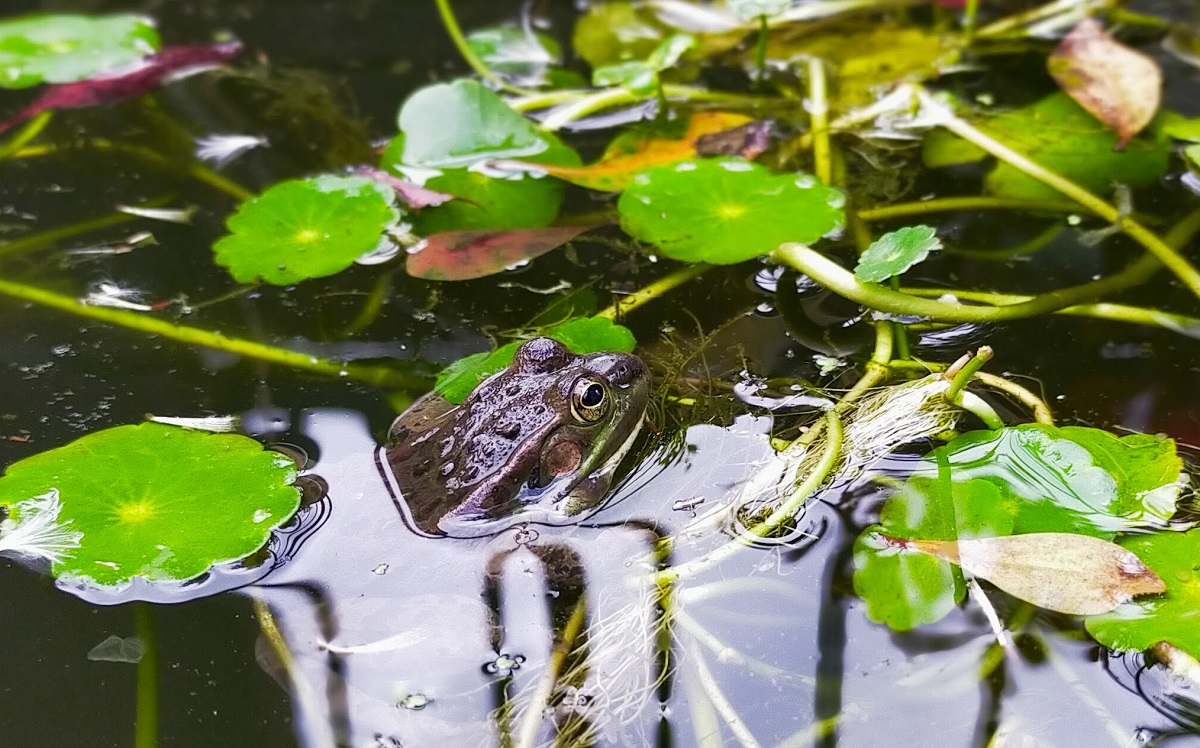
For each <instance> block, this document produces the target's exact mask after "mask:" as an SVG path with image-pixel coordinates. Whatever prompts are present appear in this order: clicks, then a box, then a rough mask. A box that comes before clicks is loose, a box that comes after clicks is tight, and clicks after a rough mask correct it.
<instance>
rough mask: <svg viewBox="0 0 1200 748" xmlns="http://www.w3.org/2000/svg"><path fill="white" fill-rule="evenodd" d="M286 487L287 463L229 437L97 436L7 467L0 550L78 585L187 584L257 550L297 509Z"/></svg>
mask: <svg viewBox="0 0 1200 748" xmlns="http://www.w3.org/2000/svg"><path fill="white" fill-rule="evenodd" d="M295 478H296V465H295V463H294V462H292V461H291V460H290V459H289V458H287V457H285V456H284V455H281V454H279V453H277V452H268V451H265V450H263V448H262V445H261V444H259V443H258V442H257V441H255V440H253V439H250V438H248V437H244V436H240V435H237V434H213V433H208V432H204V431H192V430H189V429H183V428H179V427H176V426H167V425H164V424H159V423H143V424H139V425H129V426H118V427H115V428H110V429H105V430H103V431H97V432H95V433H92V434H88V435H87V436H84V437H83V438H81V439H78V440H76V441H74V442H72V443H70V444H67V445H65V446H62V447H58V448H56V449H51V450H49V451H47V452H42V453H41V454H37V455H34V456H32V457H28V458H26V459H24V460H20V461H19V462H16V463H14V464H12V465H10V466H9V467H8V469H7V471H6V472H5V474H4V476H3V477H0V507H4V508H5V509H6V510H7V511H8V513H9V518H8V519H7V520H6V521H5V522H4V524H3V526H0V548H2V549H4V550H5V551H7V552H8V553H16V554H19V555H24V556H34V557H41V558H44V559H47V560H49V561H50V562H51V568H50V571H51V573H52V574H53V575H54V576H55V577H56V578H58V579H60V580H71V581H72V582H75V583H82V584H86V585H99V586H106V587H122V586H125V585H128V584H129V583H130V581H131V580H132V579H133V578H134V577H142V578H144V579H146V580H148V581H150V582H167V581H186V580H189V579H194V578H195V577H198V576H200V575H201V574H203V573H205V572H206V571H207V570H208V569H209V568H210V567H212V566H213V564H218V563H223V562H228V561H234V560H237V559H241V558H244V557H246V556H249V555H250V554H252V553H254V552H255V551H257V550H258V549H259V548H261V547H262V546H263V544H264V543H266V542H267V539H268V538H269V537H270V534H271V531H272V530H274V529H275V528H277V527H279V526H280V525H281V524H283V523H284V522H286V521H287V520H288V519H289V518H290V517H291V516H292V514H293V513H294V512H295V511H296V509H297V507H299V504H300V492H299V491H298V490H297V489H296V488H295V487H293V486H292V483H293V481H294V480H295ZM54 538H58V539H59V541H60V545H59V547H58V548H57V550H54V551H53V552H51V553H45V552H41V551H45V550H48V549H46V548H45V547H44V545H45V544H46V543H48V542H51V541H53V540H54ZM39 549H41V550H39Z"/></svg>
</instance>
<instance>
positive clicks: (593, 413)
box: [571, 379, 608, 423]
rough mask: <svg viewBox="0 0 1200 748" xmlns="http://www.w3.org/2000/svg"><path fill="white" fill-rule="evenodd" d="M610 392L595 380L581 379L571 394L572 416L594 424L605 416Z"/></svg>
mask: <svg viewBox="0 0 1200 748" xmlns="http://www.w3.org/2000/svg"><path fill="white" fill-rule="evenodd" d="M607 404H608V392H607V391H606V390H605V389H604V385H602V384H600V383H599V382H597V381H596V380H594V379H580V380H579V381H578V382H576V383H575V390H574V391H573V392H572V393H571V414H572V415H573V416H575V418H577V419H578V420H580V421H586V422H588V423H593V422H595V421H599V420H600V418H601V417H602V416H603V415H604V411H605V410H606V407H607Z"/></svg>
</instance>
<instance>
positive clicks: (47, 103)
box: [0, 40, 242, 132]
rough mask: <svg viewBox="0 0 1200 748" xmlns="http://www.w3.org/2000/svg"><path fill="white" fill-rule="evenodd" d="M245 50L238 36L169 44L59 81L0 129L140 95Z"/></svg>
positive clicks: (2, 130) (215, 64) (7, 120)
mask: <svg viewBox="0 0 1200 748" xmlns="http://www.w3.org/2000/svg"><path fill="white" fill-rule="evenodd" d="M241 51H242V43H241V42H240V41H237V40H233V41H228V42H220V43H217V44H182V45H176V46H173V47H166V48H164V49H162V50H161V51H159V52H155V53H154V54H152V55H148V56H146V57H145V58H143V59H142V60H139V61H138V62H136V63H134V64H133V65H129V66H126V67H123V68H119V69H117V70H111V71H109V72H106V73H101V74H99V75H97V76H94V77H92V78H89V79H87V80H83V81H76V82H74V83H56V84H54V85H52V86H50V87H49V88H47V89H46V90H45V92H43V93H42V95H41V96H39V97H38V98H37V99H35V100H34V101H33V103H32V104H30V105H29V106H27V107H25V108H24V109H22V110H21V111H19V112H17V113H16V114H15V115H13V116H12V117H10V118H8V119H6V120H4V121H3V122H0V132H4V131H5V130H7V129H8V128H10V127H12V126H14V125H17V124H20V123H21V122H24V121H25V120H27V119H29V118H30V117H33V116H34V115H37V114H41V113H42V112H46V111H50V110H55V109H81V108H83V107H89V106H95V105H97V104H106V103H108V102H112V101H117V100H119V99H128V98H132V97H134V96H140V95H142V94H144V93H147V92H148V91H152V90H154V89H155V88H157V87H159V86H160V85H162V84H163V83H164V82H166V81H168V80H176V79H178V78H181V77H183V76H186V75H192V74H194V73H198V72H201V71H204V70H209V69H211V68H214V67H217V66H219V65H221V64H222V63H224V62H227V61H229V60H231V59H233V58H234V57H236V56H237V55H238V54H240V53H241Z"/></svg>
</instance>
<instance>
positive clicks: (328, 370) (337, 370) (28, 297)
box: [0, 279, 429, 389]
mask: <svg viewBox="0 0 1200 748" xmlns="http://www.w3.org/2000/svg"><path fill="white" fill-rule="evenodd" d="M0 295H4V296H9V297H12V298H14V299H21V300H22V301H28V302H32V303H34V304H38V305H40V306H45V307H50V308H51V309H58V310H59V311H63V312H67V313H69V314H74V315H76V316H78V317H86V318H88V319H94V320H98V321H100V322H105V323H108V324H112V325H118V326H120V327H124V328H127V329H130V330H137V331H139V332H144V333H149V334H151V335H161V336H162V337H164V338H167V339H168V340H176V341H179V342H181V343H188V344H190V345H198V346H203V347H205V348H215V349H217V350H221V351H228V352H229V353H235V354H238V355H242V356H247V357H249V358H254V359H258V360H260V361H267V362H269V363H273V364H279V365H281V366H287V367H291V368H293V369H301V370H304V371H311V372H314V373H317V374H323V375H325V376H331V377H347V378H349V379H355V380H358V381H361V382H367V383H368V384H373V385H376V386H379V387H398V388H402V389H424V388H427V386H428V384H429V382H428V381H426V380H425V379H424V378H423V377H418V376H414V375H412V374H408V373H405V372H401V371H396V370H395V369H389V368H385V367H381V366H364V365H361V364H339V363H335V362H333V361H327V360H325V359H322V358H318V357H316V356H313V355H310V354H307V353H299V352H297V351H290V350H287V349H286V348H276V347H274V346H270V345H266V344H263V343H257V342H255V341H253V340H245V339H243V338H231V337H228V336H226V335H224V334H222V333H219V332H211V331H209V330H201V329H199V328H196V327H186V326H184V325H176V324H173V323H171V322H167V321H166V320H161V319H157V318H155V317H150V316H148V315H145V314H143V313H141V312H132V311H128V310H125V309H113V308H111V307H103V306H91V305H88V304H84V303H82V302H81V301H79V300H78V299H76V298H74V297H71V296H64V295H62V294H57V293H54V292H52V291H45V290H43V289H40V288H35V287H33V286H28V285H25V284H23V283H15V282H13V281H8V280H2V279H0Z"/></svg>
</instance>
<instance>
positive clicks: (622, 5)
mask: <svg viewBox="0 0 1200 748" xmlns="http://www.w3.org/2000/svg"><path fill="white" fill-rule="evenodd" d="M667 33H668V32H667V30H666V26H665V25H663V24H662V23H661V22H659V21H658V19H656V18H655V17H654V13H653V11H651V10H650V9H649V8H647V7H646V6H640V7H635V6H634V4H633V3H631V2H627V0H618V1H617V2H608V3H596V4H591V5H589V6H588V8H587V11H586V12H584V14H583V15H581V16H580V17H579V20H578V21H576V22H575V32H574V34H573V35H572V37H571V48H572V49H573V50H574V51H575V53H576V54H577V55H579V56H580V57H581V58H583V60H584V61H585V62H587V64H588V65H591V66H592V68H598V67H601V66H603V65H609V64H612V63H614V62H621V61H625V60H644V59H646V57H647V56H648V55H649V54H650V52H651V51H653V50H654V48H655V47H657V46H658V44H659V42H661V41H662V40H663V38H665V37H666V36H667Z"/></svg>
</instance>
